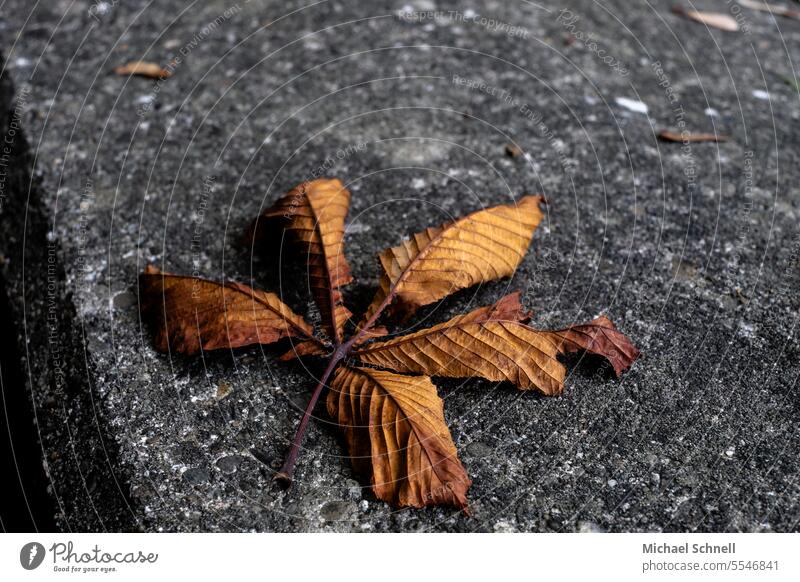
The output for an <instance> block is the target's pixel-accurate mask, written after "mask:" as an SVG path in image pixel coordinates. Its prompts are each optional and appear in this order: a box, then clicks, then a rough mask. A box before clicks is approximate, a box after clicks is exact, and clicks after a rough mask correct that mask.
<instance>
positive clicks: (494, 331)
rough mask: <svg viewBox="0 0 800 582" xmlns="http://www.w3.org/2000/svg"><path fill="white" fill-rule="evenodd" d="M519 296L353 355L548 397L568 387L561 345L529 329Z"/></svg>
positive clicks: (398, 368) (408, 369)
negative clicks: (483, 380)
mask: <svg viewBox="0 0 800 582" xmlns="http://www.w3.org/2000/svg"><path fill="white" fill-rule="evenodd" d="M527 319H528V313H527V312H525V310H524V309H523V308H522V305H520V302H519V293H513V294H511V295H507V296H505V297H503V298H502V299H501V300H500V301H498V302H497V303H495V304H494V305H491V306H488V307H481V308H479V309H476V310H474V311H471V312H470V313H467V314H466V315H458V316H456V317H454V318H453V319H451V320H450V321H448V322H446V323H442V324H439V325H435V326H433V327H431V328H428V329H423V330H421V331H418V332H416V333H412V334H409V335H405V336H401V337H398V338H394V339H390V340H388V341H385V342H376V343H372V344H369V345H367V346H365V347H363V348H361V349H357V350H356V351H355V352H354V355H355V356H356V357H357V358H358V359H359V360H361V361H362V362H364V363H367V364H372V365H375V366H381V367H383V368H388V369H390V370H394V371H395V372H407V373H412V374H428V375H431V376H447V377H450V378H473V377H481V378H486V379H487V380H494V381H504V380H507V381H509V382H512V383H513V384H515V385H517V386H518V387H520V388H522V389H523V390H529V389H532V388H535V389H537V390H539V391H540V392H542V393H544V394H548V395H553V394H559V393H561V391H562V390H563V388H564V375H565V369H564V366H563V364H561V362H559V361H558V360H557V359H556V356H557V355H558V343H557V342H556V341H555V339H554V338H553V337H552V336H551V335H550V334H549V333H548V332H542V331H538V330H535V329H533V328H531V327H528V326H527V325H525V324H524V323H522V322H523V321H526V320H527Z"/></svg>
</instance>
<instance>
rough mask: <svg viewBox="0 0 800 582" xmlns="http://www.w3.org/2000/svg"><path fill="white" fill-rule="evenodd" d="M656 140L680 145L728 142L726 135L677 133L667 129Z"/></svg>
mask: <svg viewBox="0 0 800 582" xmlns="http://www.w3.org/2000/svg"><path fill="white" fill-rule="evenodd" d="M658 138H659V139H661V140H663V141H671V142H680V143H687V142H704V141H713V142H722V141H728V139H729V138H728V136H727V135H722V134H719V133H678V132H675V131H669V130H668V129H665V130H663V131H661V132H659V134H658Z"/></svg>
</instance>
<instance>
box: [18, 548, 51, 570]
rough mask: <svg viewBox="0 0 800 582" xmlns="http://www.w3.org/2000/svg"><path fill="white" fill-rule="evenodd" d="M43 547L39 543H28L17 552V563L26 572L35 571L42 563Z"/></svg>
mask: <svg viewBox="0 0 800 582" xmlns="http://www.w3.org/2000/svg"><path fill="white" fill-rule="evenodd" d="M44 554H45V551H44V546H43V545H42V544H40V543H39V542H28V543H27V544H25V545H24V546H22V549H21V550H20V551H19V563H20V564H22V567H23V568H25V569H26V570H35V569H36V568H38V567H39V566H41V565H42V562H43V561H44Z"/></svg>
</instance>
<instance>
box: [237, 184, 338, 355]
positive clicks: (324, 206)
mask: <svg viewBox="0 0 800 582" xmlns="http://www.w3.org/2000/svg"><path fill="white" fill-rule="evenodd" d="M349 207H350V192H349V191H348V190H347V189H346V188H345V187H344V184H342V182H341V180H338V179H335V178H334V179H325V178H320V179H319V180H314V181H312V182H303V183H302V184H300V185H299V186H297V187H296V188H294V189H293V190H291V191H290V192H289V193H288V194H286V196H284V197H283V198H281V199H280V200H278V201H277V202H276V203H275V204H274V205H273V206H272V207H271V208H269V209H268V210H265V211H264V212H263V213H262V214H261V216H260V217H259V218H257V219H256V220H255V221H254V222H253V224H252V225H251V226H250V229H249V231H248V237H247V240H248V241H250V242H251V243H253V242H259V241H263V240H266V239H268V238H269V237H270V234H271V231H272V230H274V229H275V227H276V225H277V227H278V229H283V230H285V232H286V234H287V236H288V238H289V241H290V243H292V244H293V245H294V246H295V247H296V248H297V250H298V252H299V254H300V255H301V256H302V257H303V258H304V259H305V260H306V261H307V265H308V276H309V284H310V287H311V291H312V293H313V295H314V300H315V301H316V303H317V307H319V310H320V313H321V314H322V324H323V327H324V328H325V331H326V333H327V334H328V335H329V336H330V337H331V338H332V339H333V340H335V342H336V343H337V344H340V343H342V339H343V330H344V325H345V323H346V322H347V320H348V319H349V318H350V316H351V315H352V314H351V313H350V311H349V310H348V309H347V308H346V307H345V306H344V305H343V304H342V293H341V288H342V287H343V286H344V285H347V284H348V283H350V282H351V281H352V280H353V277H352V275H351V274H350V266H349V265H348V264H347V259H346V258H345V256H344V250H343V243H344V221H345V218H346V216H347V211H348V208H349Z"/></svg>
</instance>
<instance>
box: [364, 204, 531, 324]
mask: <svg viewBox="0 0 800 582" xmlns="http://www.w3.org/2000/svg"><path fill="white" fill-rule="evenodd" d="M543 200H544V199H543V197H542V196H526V197H524V198H522V199H521V200H520V201H519V202H516V203H514V204H506V205H502V206H494V207H492V208H487V209H484V210H479V211H477V212H473V213H472V214H470V215H468V216H466V217H464V218H461V219H459V220H456V221H454V222H450V223H446V224H443V225H442V226H439V227H435V228H428V229H427V230H424V231H423V232H420V233H417V234H415V235H414V236H413V237H411V239H409V240H407V241H405V242H404V243H402V244H400V245H398V246H396V247H392V248H390V249H386V250H385V251H383V252H381V253H380V255H379V257H378V258H379V259H380V262H381V265H382V267H383V275H382V276H381V280H380V288H379V289H378V292H377V294H376V295H375V299H373V301H372V304H371V305H370V306H369V308H367V312H366V314H365V315H364V320H363V321H362V325H363V324H364V323H365V322H366V320H368V319H369V318H370V317H371V316H372V315H373V314H374V313H376V311H378V310H379V309H380V308H381V306H382V305H384V303H386V305H388V304H394V305H393V306H394V312H395V313H396V314H398V315H401V316H402V317H408V316H410V315H411V314H413V313H414V312H415V311H416V310H417V309H418V308H419V307H421V306H423V305H427V304H429V303H433V302H434V301H438V300H439V299H441V298H443V297H446V296H448V295H450V294H451V293H454V292H455V291H458V290H459V289H466V288H467V287H471V286H473V285H477V284H479V283H484V282H487V281H492V280H494V279H500V278H502V277H510V276H511V275H512V274H513V273H514V271H515V270H516V268H517V266H518V265H519V263H520V261H522V258H523V257H524V256H525V253H526V251H527V250H528V246H529V245H530V242H531V239H532V238H533V232H534V230H536V227H537V226H538V225H539V222H540V221H541V220H542V211H541V210H540V208H539V205H540V204H541V203H542V202H543Z"/></svg>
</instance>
